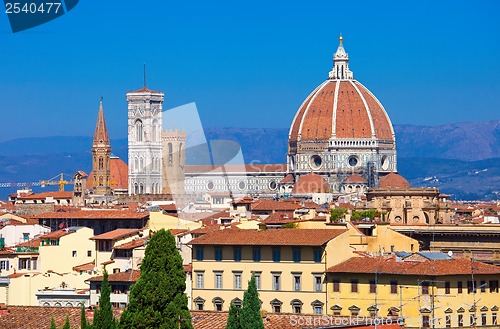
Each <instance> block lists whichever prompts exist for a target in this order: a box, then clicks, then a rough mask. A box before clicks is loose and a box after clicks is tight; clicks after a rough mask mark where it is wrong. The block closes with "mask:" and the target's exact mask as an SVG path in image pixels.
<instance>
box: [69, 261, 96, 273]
mask: <svg viewBox="0 0 500 329" xmlns="http://www.w3.org/2000/svg"><path fill="white" fill-rule="evenodd" d="M94 267H95V264H94V263H93V262H90V263H86V264H82V265H77V266H74V267H73V271H92V270H93V269H94Z"/></svg>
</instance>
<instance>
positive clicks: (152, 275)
mask: <svg viewBox="0 0 500 329" xmlns="http://www.w3.org/2000/svg"><path fill="white" fill-rule="evenodd" d="M185 290H186V274H185V273H184V267H183V265H182V258H181V255H180V254H179V251H178V250H177V248H176V246H175V238H174V236H173V235H172V234H171V233H170V232H169V231H165V230H164V229H162V230H160V231H158V232H156V233H155V234H153V236H152V237H151V240H150V241H149V243H148V245H147V246H146V251H145V255H144V260H143V261H142V265H141V276H140V277H139V279H138V280H137V282H136V283H135V284H134V285H133V286H132V288H131V290H130V298H129V303H128V305H127V308H126V309H125V310H124V311H123V314H122V316H121V319H120V327H121V328H124V329H146V328H182V329H192V328H193V325H192V324H191V314H190V313H189V309H188V305H187V303H188V300H187V296H186V294H185V293H184V291H185Z"/></svg>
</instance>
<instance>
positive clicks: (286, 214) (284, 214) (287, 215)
mask: <svg viewBox="0 0 500 329" xmlns="http://www.w3.org/2000/svg"><path fill="white" fill-rule="evenodd" d="M296 221H299V219H295V218H293V212H292V211H277V212H274V213H272V214H271V215H269V216H267V218H266V219H265V220H263V221H262V223H264V224H284V223H289V222H296Z"/></svg>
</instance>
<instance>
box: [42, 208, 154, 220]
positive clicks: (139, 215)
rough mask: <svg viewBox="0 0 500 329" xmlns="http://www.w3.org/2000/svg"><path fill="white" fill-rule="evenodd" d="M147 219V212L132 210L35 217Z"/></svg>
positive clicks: (73, 212) (83, 211)
mask: <svg viewBox="0 0 500 329" xmlns="http://www.w3.org/2000/svg"><path fill="white" fill-rule="evenodd" d="M147 217H149V213H148V212H138V211H133V210H114V209H113V210H101V209H99V210H77V211H71V212H54V211H52V212H46V213H43V214H40V215H38V216H36V217H35V218H38V219H51V218H52V219H53V218H63V219H66V218H67V219H145V218H147Z"/></svg>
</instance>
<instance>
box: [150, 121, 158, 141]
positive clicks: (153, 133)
mask: <svg viewBox="0 0 500 329" xmlns="http://www.w3.org/2000/svg"><path fill="white" fill-rule="evenodd" d="M156 125H157V122H156V119H155V120H153V126H152V127H151V141H152V142H156Z"/></svg>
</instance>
